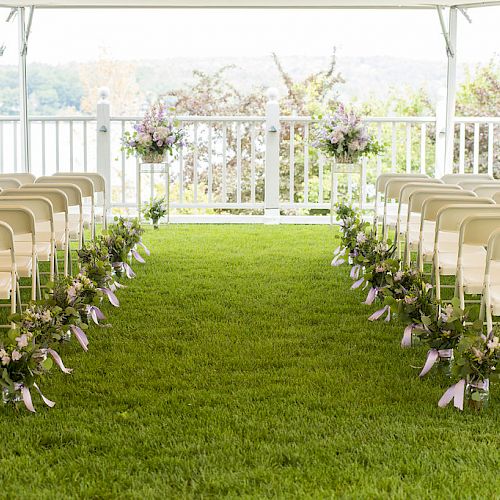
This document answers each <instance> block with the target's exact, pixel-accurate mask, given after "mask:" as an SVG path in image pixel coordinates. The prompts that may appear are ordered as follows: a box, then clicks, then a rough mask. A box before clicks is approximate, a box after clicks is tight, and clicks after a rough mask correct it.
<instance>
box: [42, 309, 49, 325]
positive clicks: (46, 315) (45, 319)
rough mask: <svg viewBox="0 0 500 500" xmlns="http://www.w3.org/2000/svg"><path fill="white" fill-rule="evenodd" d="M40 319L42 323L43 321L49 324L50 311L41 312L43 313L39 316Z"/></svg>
mask: <svg viewBox="0 0 500 500" xmlns="http://www.w3.org/2000/svg"><path fill="white" fill-rule="evenodd" d="M40 319H41V320H42V321H45V323H49V322H50V311H49V310H48V309H46V310H45V311H43V313H42V314H41V315H40Z"/></svg>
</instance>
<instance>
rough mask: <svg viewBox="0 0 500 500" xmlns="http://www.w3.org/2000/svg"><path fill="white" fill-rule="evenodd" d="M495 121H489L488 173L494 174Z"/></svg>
mask: <svg viewBox="0 0 500 500" xmlns="http://www.w3.org/2000/svg"><path fill="white" fill-rule="evenodd" d="M493 134H494V128H493V123H491V122H490V123H488V173H489V174H490V175H493Z"/></svg>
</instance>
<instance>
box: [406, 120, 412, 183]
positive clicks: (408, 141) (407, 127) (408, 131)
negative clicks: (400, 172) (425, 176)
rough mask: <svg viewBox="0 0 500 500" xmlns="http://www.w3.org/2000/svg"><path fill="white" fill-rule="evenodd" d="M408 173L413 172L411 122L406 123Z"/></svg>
mask: <svg viewBox="0 0 500 500" xmlns="http://www.w3.org/2000/svg"><path fill="white" fill-rule="evenodd" d="M406 173H407V174H409V173H411V123H407V124H406Z"/></svg>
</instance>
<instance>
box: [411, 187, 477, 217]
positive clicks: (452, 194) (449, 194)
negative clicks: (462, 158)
mask: <svg viewBox="0 0 500 500" xmlns="http://www.w3.org/2000/svg"><path fill="white" fill-rule="evenodd" d="M431 187H432V186H426V187H425V188H422V189H418V190H415V191H413V193H411V195H410V199H409V200H408V213H412V212H414V213H422V212H423V205H424V203H425V202H426V201H427V200H429V199H434V198H441V195H442V197H443V198H444V199H451V200H453V201H457V202H460V200H462V199H463V198H477V194H476V193H474V191H465V190H462V191H460V190H458V191H457V190H451V191H450V190H449V189H446V188H444V186H441V187H443V188H444V189H430V188H431Z"/></svg>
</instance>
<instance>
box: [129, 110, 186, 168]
mask: <svg viewBox="0 0 500 500" xmlns="http://www.w3.org/2000/svg"><path fill="white" fill-rule="evenodd" d="M183 139H184V130H183V129H182V128H180V127H179V126H178V123H177V121H176V120H175V119H174V118H173V116H171V115H170V114H169V110H168V109H167V107H166V106H165V105H164V104H163V103H161V102H157V103H155V104H153V106H151V108H150V109H149V110H148V111H147V112H146V114H145V115H144V118H143V119H142V120H141V121H140V122H139V123H137V124H135V125H134V131H133V132H132V133H130V132H128V131H127V132H125V134H124V135H123V137H122V150H123V151H125V152H126V153H127V156H132V155H136V156H138V157H140V158H141V160H142V162H143V163H162V162H163V161H165V156H166V154H167V153H169V154H173V153H174V151H175V150H176V149H178V148H180V147H181V146H182V145H183Z"/></svg>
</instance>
